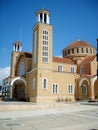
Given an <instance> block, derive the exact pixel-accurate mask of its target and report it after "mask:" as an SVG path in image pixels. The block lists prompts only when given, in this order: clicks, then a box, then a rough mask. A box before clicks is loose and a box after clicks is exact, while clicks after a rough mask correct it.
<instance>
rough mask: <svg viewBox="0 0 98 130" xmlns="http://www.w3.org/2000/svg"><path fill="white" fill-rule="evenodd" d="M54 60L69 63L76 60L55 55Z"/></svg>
mask: <svg viewBox="0 0 98 130" xmlns="http://www.w3.org/2000/svg"><path fill="white" fill-rule="evenodd" d="M53 61H54V62H61V63H67V64H74V62H73V61H72V60H71V59H69V58H61V57H53Z"/></svg>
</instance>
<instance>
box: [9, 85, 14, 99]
mask: <svg viewBox="0 0 98 130" xmlns="http://www.w3.org/2000/svg"><path fill="white" fill-rule="evenodd" d="M12 95H13V89H12V86H10V98H12Z"/></svg>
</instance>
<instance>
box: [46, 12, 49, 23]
mask: <svg viewBox="0 0 98 130" xmlns="http://www.w3.org/2000/svg"><path fill="white" fill-rule="evenodd" d="M46 19H47V21H46V23H47V24H49V15H48V14H47V15H46Z"/></svg>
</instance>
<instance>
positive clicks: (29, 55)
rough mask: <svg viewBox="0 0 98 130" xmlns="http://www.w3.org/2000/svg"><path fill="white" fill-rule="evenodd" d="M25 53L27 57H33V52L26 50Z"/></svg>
mask: <svg viewBox="0 0 98 130" xmlns="http://www.w3.org/2000/svg"><path fill="white" fill-rule="evenodd" d="M24 55H25V57H26V58H32V53H30V52H24Z"/></svg>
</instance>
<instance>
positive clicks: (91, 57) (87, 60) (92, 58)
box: [80, 55, 96, 64]
mask: <svg viewBox="0 0 98 130" xmlns="http://www.w3.org/2000/svg"><path fill="white" fill-rule="evenodd" d="M95 57H96V55H92V56H88V57H86V58H85V59H84V60H83V61H82V62H81V63H80V64H84V63H87V62H91V61H93V60H94V59H95Z"/></svg>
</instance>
